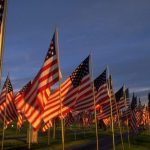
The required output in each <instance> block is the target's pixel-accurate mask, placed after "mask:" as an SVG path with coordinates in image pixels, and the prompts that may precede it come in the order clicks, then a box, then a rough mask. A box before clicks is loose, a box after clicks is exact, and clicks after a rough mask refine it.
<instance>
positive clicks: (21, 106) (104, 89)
mask: <svg viewBox="0 0 150 150" xmlns="http://www.w3.org/2000/svg"><path fill="white" fill-rule="evenodd" d="M5 5H6V1H5V0H0V6H1V7H0V29H1V30H0V34H1V35H2V37H3V34H2V33H3V30H2V29H3V28H2V27H3V22H4V19H5V18H4V15H5ZM0 41H1V42H3V41H2V40H0ZM2 44H3V43H2ZM1 47H2V46H1ZM1 55H2V51H1ZM91 66H92V65H91V56H90V55H89V56H88V57H87V58H85V59H84V60H83V61H82V62H81V63H80V64H79V65H78V67H77V68H76V69H75V70H74V71H73V72H72V73H71V75H70V76H69V77H68V78H67V79H66V80H65V81H64V82H63V83H61V79H62V75H61V70H60V64H59V49H58V32H57V31H56V32H55V33H54V35H53V37H52V40H51V42H50V46H49V49H48V52H47V54H46V56H45V59H44V62H43V65H42V66H41V68H40V69H39V71H38V73H37V74H36V75H35V77H34V78H33V79H32V80H31V81H29V82H28V83H27V84H26V85H25V86H24V87H23V88H22V89H21V90H20V91H18V92H17V94H14V93H13V88H12V85H11V81H10V78H9V76H8V77H7V78H6V81H5V83H4V86H3V88H2V91H1V93H0V119H1V120H2V121H3V122H4V124H5V126H6V127H7V126H8V125H9V124H10V123H11V122H12V121H16V120H18V122H17V126H18V127H21V125H22V123H23V122H25V121H28V122H29V123H30V124H31V125H32V127H33V128H34V129H35V130H38V129H39V128H40V125H41V123H42V122H44V123H45V125H44V127H43V131H45V130H46V129H48V127H50V126H52V120H54V119H55V118H57V117H60V118H63V119H64V118H71V117H72V118H73V115H71V114H70V112H72V113H78V114H80V115H79V116H82V115H83V114H84V117H83V116H82V117H83V119H84V121H83V122H84V123H85V124H86V122H88V121H87V120H91V119H87V118H88V117H85V116H87V115H85V114H86V113H89V112H92V113H93V112H94V110H95V109H96V111H97V116H96V117H97V119H98V120H101V119H106V118H109V117H110V116H111V113H112V115H113V116H115V115H118V114H120V113H121V112H122V110H123V109H124V112H127V113H126V114H127V115H126V116H128V117H129V115H130V118H132V117H133V119H132V120H134V116H136V111H135V108H134V105H135V102H134V101H133V102H132V103H131V106H130V105H129V94H128V88H126V89H124V87H122V88H121V89H119V90H118V91H117V92H116V93H114V91H113V85H112V78H111V75H109V74H108V68H106V69H105V70H104V71H103V72H102V73H100V75H99V76H98V77H97V78H95V80H93V79H92V77H91V75H92V72H91V70H92V68H91ZM0 67H1V64H0ZM58 82H59V86H58V87H57V88H56V89H55V90H52V86H53V85H55V84H56V83H58ZM94 100H95V102H94ZM99 110H100V111H99ZM111 111H112V112H111ZM83 112H84V113H83ZM85 112H86V113H85ZM89 114H90V113H89ZM85 118H86V119H85ZM124 118H125V117H124ZM66 120H68V123H66V126H68V125H67V124H70V122H73V119H66ZM70 120H72V121H70Z"/></svg>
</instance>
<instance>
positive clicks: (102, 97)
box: [94, 69, 110, 105]
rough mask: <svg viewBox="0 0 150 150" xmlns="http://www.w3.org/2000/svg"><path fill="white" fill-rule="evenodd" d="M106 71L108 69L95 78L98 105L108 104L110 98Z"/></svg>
mask: <svg viewBox="0 0 150 150" xmlns="http://www.w3.org/2000/svg"><path fill="white" fill-rule="evenodd" d="M106 73H107V69H105V70H104V71H103V72H102V73H101V74H100V75H99V76H98V77H97V78H96V79H95V80H94V86H95V98H96V105H98V104H100V105H103V104H106V103H108V102H109V99H110V98H109V90H108V83H107V77H106Z"/></svg>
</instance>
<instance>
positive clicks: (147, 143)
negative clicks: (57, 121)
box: [0, 125, 150, 150]
mask: <svg viewBox="0 0 150 150" xmlns="http://www.w3.org/2000/svg"><path fill="white" fill-rule="evenodd" d="M27 127H28V126H27V125H25V126H24V128H23V129H21V130H20V132H18V131H17V130H16V128H15V127H14V128H11V127H9V128H8V129H7V130H5V138H11V139H9V140H8V139H7V140H5V142H4V149H5V150H20V149H22V150H24V149H27V148H28V143H26V138H27V137H26V136H27V135H26V133H27ZM52 132H53V131H52V129H51V136H50V145H48V136H47V132H46V133H42V132H39V138H38V144H31V150H60V149H62V143H61V128H60V127H57V129H56V139H55V140H54V139H52ZM124 132H126V129H124ZM115 133H119V130H118V129H116V130H115ZM103 136H112V135H111V130H110V129H107V130H106V131H104V130H99V137H100V138H101V137H103ZM0 137H2V128H1V129H0ZM17 137H20V138H19V139H16V138H17ZM92 141H95V128H94V126H93V127H92V128H77V127H74V126H73V127H72V128H67V129H65V149H67V148H70V147H73V146H78V145H82V144H87V145H88V144H89V143H91V142H92ZM0 146H1V140H0ZM124 147H125V150H129V146H128V142H127V141H125V143H124ZM121 149H122V147H121V144H119V145H117V146H116V150H121ZM130 150H150V132H148V131H145V132H143V133H141V134H139V135H137V136H135V137H132V138H131V148H130Z"/></svg>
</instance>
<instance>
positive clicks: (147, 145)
mask: <svg viewBox="0 0 150 150" xmlns="http://www.w3.org/2000/svg"><path fill="white" fill-rule="evenodd" d="M130 141H131V145H130V146H131V147H130V150H150V131H149V130H146V131H143V132H141V133H139V134H137V135H135V136H132V137H130ZM124 148H125V150H129V144H128V142H127V141H126V142H125V143H124ZM121 149H122V147H121V144H119V145H117V146H116V150H121Z"/></svg>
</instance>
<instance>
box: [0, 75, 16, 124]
mask: <svg viewBox="0 0 150 150" xmlns="http://www.w3.org/2000/svg"><path fill="white" fill-rule="evenodd" d="M0 119H1V120H2V121H4V120H5V122H6V124H7V125H8V124H9V123H10V122H12V121H15V120H16V119H17V110H16V107H15V104H14V93H13V87H12V84H11V81H10V79H9V77H7V78H6V81H5V83H4V86H3V88H2V92H1V94H0Z"/></svg>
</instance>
